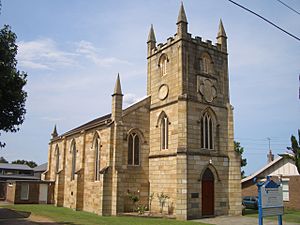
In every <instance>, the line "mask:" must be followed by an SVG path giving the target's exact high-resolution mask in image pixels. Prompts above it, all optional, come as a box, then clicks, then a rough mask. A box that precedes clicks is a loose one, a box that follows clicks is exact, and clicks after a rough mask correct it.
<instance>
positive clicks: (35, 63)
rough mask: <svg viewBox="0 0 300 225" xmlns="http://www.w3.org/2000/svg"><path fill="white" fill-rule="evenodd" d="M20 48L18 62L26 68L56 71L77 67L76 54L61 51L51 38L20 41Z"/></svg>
mask: <svg viewBox="0 0 300 225" xmlns="http://www.w3.org/2000/svg"><path fill="white" fill-rule="evenodd" d="M18 46H19V48H18V61H19V64H20V66H22V67H24V68H30V69H47V70H54V69H56V68H57V67H61V66H73V65H76V62H75V57H76V54H74V53H70V52H66V51H63V50H60V49H59V48H58V46H57V43H56V42H55V41H53V40H52V39H50V38H43V39H38V40H34V41H28V42H25V41H20V42H19V43H18Z"/></svg>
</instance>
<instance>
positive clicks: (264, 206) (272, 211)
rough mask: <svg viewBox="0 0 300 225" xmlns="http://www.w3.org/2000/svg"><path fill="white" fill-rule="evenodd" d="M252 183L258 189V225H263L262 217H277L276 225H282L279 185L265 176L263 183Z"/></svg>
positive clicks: (280, 190)
mask: <svg viewBox="0 0 300 225" xmlns="http://www.w3.org/2000/svg"><path fill="white" fill-rule="evenodd" d="M254 182H255V183H256V185H257V187H258V224H259V225H263V217H266V216H278V225H282V215H283V209H284V207H283V196H282V187H281V185H280V183H279V184H278V183H276V182H275V181H273V180H271V179H270V176H267V181H265V182H256V178H254Z"/></svg>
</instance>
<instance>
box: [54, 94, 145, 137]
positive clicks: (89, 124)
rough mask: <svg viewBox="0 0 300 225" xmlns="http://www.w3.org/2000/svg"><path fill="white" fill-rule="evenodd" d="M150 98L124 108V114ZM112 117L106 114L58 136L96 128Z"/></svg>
mask: <svg viewBox="0 0 300 225" xmlns="http://www.w3.org/2000/svg"><path fill="white" fill-rule="evenodd" d="M149 99H150V96H146V97H144V98H143V99H141V100H139V101H137V102H135V103H133V104H132V105H129V106H128V107H127V108H126V109H123V113H122V116H124V115H127V114H128V113H130V112H132V111H133V110H135V109H137V108H139V107H141V106H143V105H144V104H147V102H148V101H149ZM110 119H111V114H107V115H104V116H102V117H99V118H97V119H94V120H92V121H90V122H87V123H85V124H83V125H80V126H79V127H76V128H74V129H72V130H69V131H67V132H65V133H63V134H62V135H60V136H58V137H57V138H61V137H63V136H66V135H72V134H75V133H78V132H81V131H82V130H87V129H91V128H94V127H97V126H100V125H104V124H109V122H110ZM57 138H53V139H52V140H56V139H57Z"/></svg>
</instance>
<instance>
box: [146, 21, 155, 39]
mask: <svg viewBox="0 0 300 225" xmlns="http://www.w3.org/2000/svg"><path fill="white" fill-rule="evenodd" d="M148 42H154V43H156V38H155V33H154V29H153V24H151V27H150V31H149V35H148V41H147V43H148Z"/></svg>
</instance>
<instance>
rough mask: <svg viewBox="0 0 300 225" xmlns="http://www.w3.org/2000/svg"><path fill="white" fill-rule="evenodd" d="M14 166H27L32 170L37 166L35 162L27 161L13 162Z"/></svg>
mask: <svg viewBox="0 0 300 225" xmlns="http://www.w3.org/2000/svg"><path fill="white" fill-rule="evenodd" d="M11 163H12V164H22V165H27V166H29V167H31V168H34V167H36V166H37V164H36V163H35V162H34V161H27V160H20V159H18V160H15V161H12V162H11Z"/></svg>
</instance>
